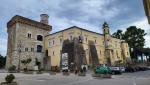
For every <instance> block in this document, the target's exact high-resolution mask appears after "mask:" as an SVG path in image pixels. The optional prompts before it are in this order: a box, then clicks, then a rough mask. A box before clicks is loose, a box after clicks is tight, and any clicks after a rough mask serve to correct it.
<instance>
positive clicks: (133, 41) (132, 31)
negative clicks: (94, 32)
mask: <svg viewBox="0 0 150 85" xmlns="http://www.w3.org/2000/svg"><path fill="white" fill-rule="evenodd" d="M145 35H146V33H145V31H144V30H143V29H141V28H137V27H136V26H130V27H129V28H127V29H126V31H125V32H124V33H122V30H117V32H115V33H113V37H115V38H118V39H123V40H125V41H126V42H127V43H128V44H129V47H130V55H131V57H132V58H136V57H137V55H141V56H142V53H144V52H143V51H146V50H143V47H144V44H145V39H144V36H145ZM131 48H133V51H132V52H131ZM146 54H148V53H147V52H146Z"/></svg>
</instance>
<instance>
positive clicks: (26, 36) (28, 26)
mask: <svg viewBox="0 0 150 85" xmlns="http://www.w3.org/2000/svg"><path fill="white" fill-rule="evenodd" d="M7 27H8V30H7V32H8V49H7V64H6V65H7V67H9V66H10V65H15V66H17V67H20V68H23V67H22V64H20V63H19V62H20V61H21V60H22V59H26V58H29V57H30V58H31V59H32V62H31V63H30V66H29V67H30V68H31V69H32V68H33V66H35V58H37V59H38V60H39V61H40V62H41V63H42V67H43V68H45V69H50V68H51V67H52V66H58V67H60V66H61V61H62V53H63V52H65V51H64V49H63V48H64V46H65V45H64V42H65V41H68V42H73V44H72V45H71V44H70V47H69V48H68V49H70V48H73V50H71V49H70V50H69V51H70V52H72V54H73V55H71V56H73V57H74V58H73V57H72V58H71V56H70V55H69V56H68V57H70V59H75V60H76V56H77V55H76V54H78V53H81V52H79V51H80V48H81V49H82V51H83V54H84V56H85V58H84V63H82V64H86V65H91V63H92V62H96V61H97V62H98V64H110V65H115V64H116V63H117V62H120V63H126V61H127V59H130V53H129V47H128V43H126V42H125V41H124V40H120V39H116V38H114V37H112V36H111V34H110V32H109V26H108V24H107V23H106V22H105V23H104V24H103V26H102V30H103V34H100V33H96V32H92V31H89V30H86V29H83V28H80V27H77V26H73V27H70V28H67V29H64V30H61V31H58V32H55V33H50V34H49V32H50V31H51V30H52V26H50V25H48V15H46V14H43V15H41V21H40V22H37V21H34V20H30V19H28V18H25V17H22V16H18V15H17V16H14V17H13V18H12V19H11V20H10V21H9V22H8V24H7ZM76 40H78V41H79V42H80V40H81V41H82V42H80V43H78V44H76V42H77V41H76ZM91 43H92V44H91ZM68 45H69V44H68ZM77 46H78V47H79V48H77ZM92 46H93V47H92ZM69 51H66V52H69ZM93 52H94V53H93ZM68 54H69V53H68ZM81 54H82V53H81ZM78 57H79V58H80V57H82V55H81V56H78ZM92 58H94V59H96V60H94V59H92ZM79 61H80V59H79ZM72 63H78V60H76V62H74V61H72Z"/></svg>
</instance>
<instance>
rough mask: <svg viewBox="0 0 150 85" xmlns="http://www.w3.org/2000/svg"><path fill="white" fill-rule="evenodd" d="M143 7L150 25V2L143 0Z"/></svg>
mask: <svg viewBox="0 0 150 85" xmlns="http://www.w3.org/2000/svg"><path fill="white" fill-rule="evenodd" d="M143 5H144V9H145V14H146V16H147V18H148V22H149V24H150V0H143Z"/></svg>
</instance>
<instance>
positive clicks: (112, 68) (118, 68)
mask: <svg viewBox="0 0 150 85" xmlns="http://www.w3.org/2000/svg"><path fill="white" fill-rule="evenodd" d="M110 68H111V73H112V74H113V75H116V74H122V71H121V69H120V67H110Z"/></svg>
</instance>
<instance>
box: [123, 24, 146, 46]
mask: <svg viewBox="0 0 150 85" xmlns="http://www.w3.org/2000/svg"><path fill="white" fill-rule="evenodd" d="M145 35H146V33H145V31H144V30H142V29H141V28H137V27H136V26H130V27H129V28H127V30H126V31H125V33H124V37H123V38H124V39H125V41H126V42H128V44H129V46H130V48H143V47H144V44H145V39H144V36H145Z"/></svg>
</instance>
